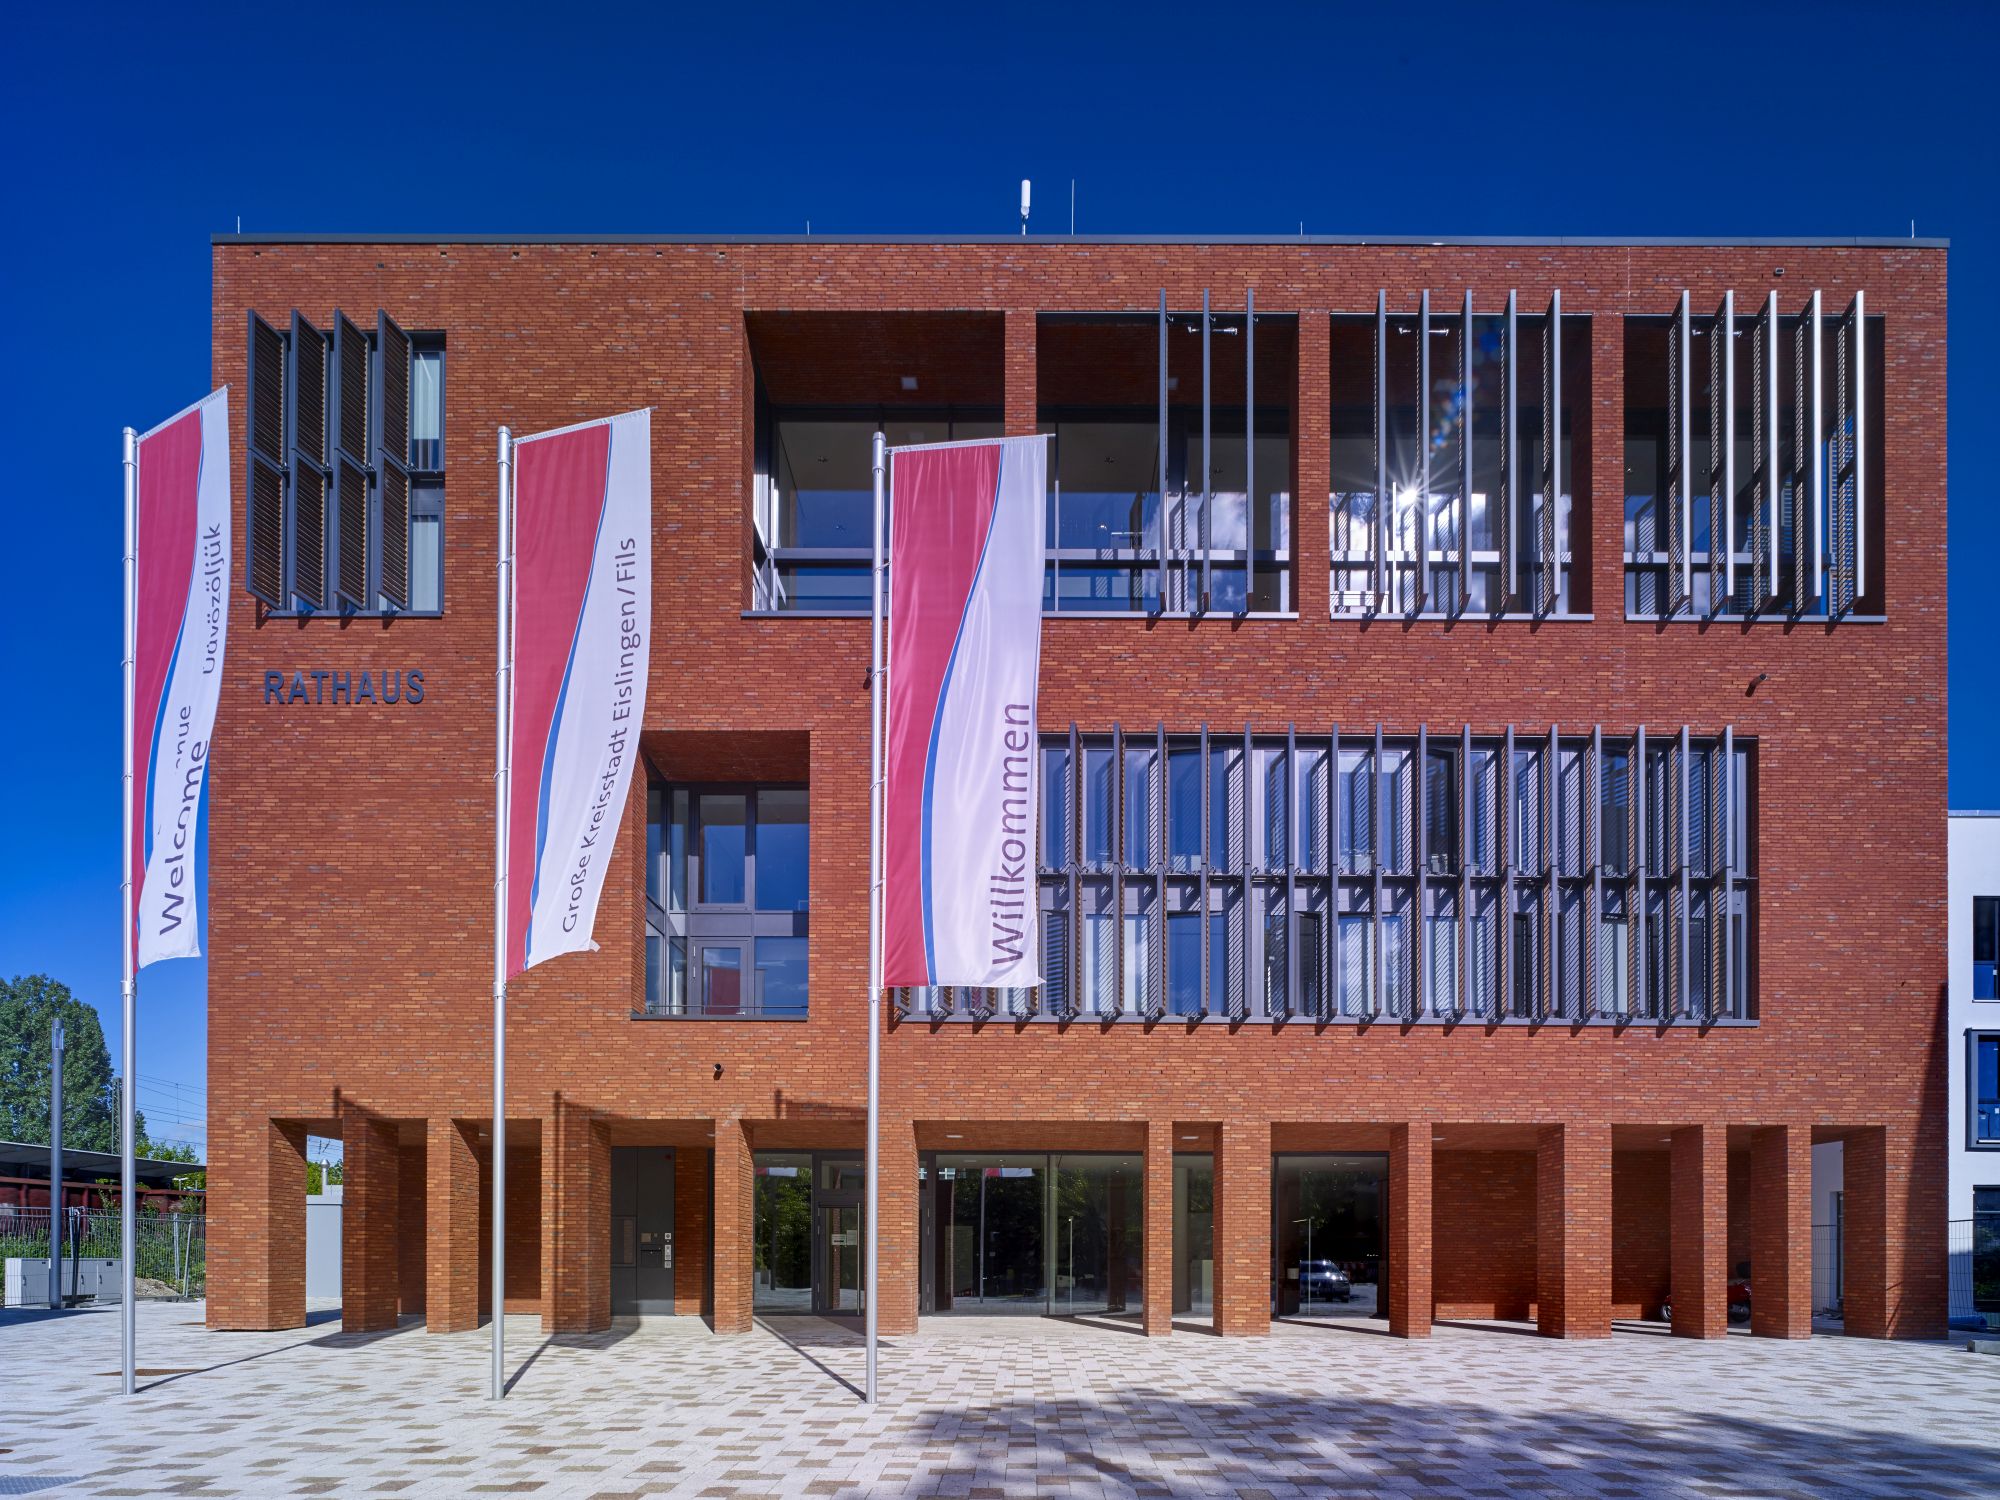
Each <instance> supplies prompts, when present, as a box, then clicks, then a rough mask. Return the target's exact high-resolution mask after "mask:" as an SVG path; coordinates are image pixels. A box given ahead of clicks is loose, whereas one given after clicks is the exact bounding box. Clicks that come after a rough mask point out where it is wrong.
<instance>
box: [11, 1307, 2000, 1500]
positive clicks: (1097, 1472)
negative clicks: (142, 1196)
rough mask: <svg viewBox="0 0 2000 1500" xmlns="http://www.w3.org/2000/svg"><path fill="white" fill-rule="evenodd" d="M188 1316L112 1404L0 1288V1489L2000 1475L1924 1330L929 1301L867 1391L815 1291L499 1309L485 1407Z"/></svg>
mask: <svg viewBox="0 0 2000 1500" xmlns="http://www.w3.org/2000/svg"><path fill="white" fill-rule="evenodd" d="M201 1317H202V1309H201V1307H200V1306H199V1305H186V1304H160V1303H150V1304H146V1305H144V1306H142V1307H141V1309H140V1318H139V1331H140V1361H139V1363H140V1369H141V1375H142V1380H141V1384H142V1387H143V1389H142V1392H141V1394H140V1395H139V1396H138V1397H136V1398H135V1399H133V1400H131V1401H125V1400H121V1399H120V1398H119V1396H118V1394H117V1392H118V1382H117V1374H116V1372H117V1369H118V1318H117V1315H116V1312H115V1310H104V1311H91V1312H78V1313H71V1314H67V1315H63V1316H50V1315H48V1314H37V1313H21V1312H9V1313H0V1495H16V1494H43V1495H49V1496H84V1495H89V1496H118V1495H182V1496H224V1495H231V1496H282V1495H400V1496H410V1497H416V1496H468V1495H483V1494H524V1495H525V1494H536V1495H546V1496H559V1495H560V1496H568V1495H576V1496H592V1497H598V1500H614V1497H616V1500H624V1497H637V1496H649V1495H686V1496H731V1495H744V1496H749V1495H826V1496H839V1495H871V1496H872V1495H954V1496H968V1497H970V1496H993V1497H1004V1496H1015V1495H1020V1496H1044V1495H1077V1496H1097V1495H1170V1494H1172V1495H1180V1494H1189V1495H1232V1496H1244V1497H1254V1496H1269V1497H1283V1496H1294V1495H1380V1494H1389V1495H1412V1496H1414V1495H1445V1496H1511V1495H1561V1496H1584V1497H1603V1500H1613V1497H1632V1500H1651V1497H1681V1496H1687V1497H1695V1496H1700V1497H1711V1496H1787V1497H1792V1496H1799V1497H1803V1496H1819V1495H1869V1496H1898V1497H1900V1496H1914V1495H1940V1496H1966V1497H1974V1496H1978V1497H1992V1496H1995V1495H2000V1359H1990V1358H1986V1357H1983V1356H1979V1355H1973V1354H1968V1353H1966V1352H1964V1351H1963V1350H1962V1349H1959V1348H1957V1347H1955V1346H1948V1345H1944V1344H1881V1343H1869V1342H1864V1341H1861V1340H1849V1339H1842V1338H1838V1337H1818V1338H1815V1339H1813V1340H1811V1341H1810V1342H1808V1343H1797V1344H1786V1343H1777V1342H1771V1341H1766V1340H1762V1339H1752V1338H1750V1337H1748V1336H1747V1335H1744V1334H1734V1335H1732V1336H1731V1337H1729V1338H1728V1339H1725V1340H1723V1341H1722V1342H1721V1343H1720V1344H1719V1345H1700V1344H1695V1343H1690V1342H1684V1341H1682V1340H1678V1339H1672V1338H1669V1337H1666V1336H1665V1335H1664V1334H1663V1333H1660V1332H1656V1331H1648V1330H1646V1329H1645V1328H1644V1327H1643V1326H1641V1325H1631V1326H1630V1327H1628V1328H1625V1329H1622V1330H1621V1332H1620V1333H1619V1334H1618V1335H1617V1336H1615V1337H1613V1338H1611V1339H1609V1340H1604V1341H1599V1342H1592V1343H1570V1344H1564V1343H1556V1342H1551V1341H1547V1340H1542V1339H1538V1338H1534V1337H1530V1336H1527V1334H1526V1332H1525V1330H1522V1329H1518V1328H1513V1327H1499V1326H1478V1327H1472V1326H1466V1327H1440V1328H1439V1329H1437V1331H1436V1334H1435V1336H1434V1337H1433V1338H1432V1339H1430V1340H1429V1341H1428V1342H1426V1343H1414V1344H1413V1343H1404V1342H1400V1341H1397V1340H1393V1339H1390V1338H1388V1337H1386V1336H1383V1335H1382V1334H1380V1333H1378V1332H1376V1331H1374V1330H1373V1329H1371V1328H1370V1327H1368V1326H1367V1325H1365V1324H1361V1325H1357V1324H1355V1323H1353V1322H1351V1321H1342V1322H1339V1323H1337V1324H1334V1325H1331V1326H1317V1327H1303V1326H1280V1327H1279V1328H1278V1329H1277V1330H1276V1331H1275V1332H1274V1333H1273V1335H1272V1336H1271V1337H1270V1338H1268V1339H1261V1340H1250V1339H1244V1340H1233V1339H1231V1340H1225V1339H1217V1338H1214V1337H1211V1336H1209V1335H1207V1334H1206V1333H1202V1332H1195V1331H1182V1332H1179V1333H1176V1334H1175V1335H1174V1336H1173V1337H1172V1338H1169V1339H1145V1338H1141V1337H1139V1336H1137V1335H1136V1334H1135V1333H1133V1332H1130V1331H1128V1330H1126V1329H1124V1328H1121V1327H1115V1326H1101V1327H1100V1326H1089V1325H1081V1324H1069V1323H1061V1322H1050V1321H1046V1320H1032V1321H1031V1320H1024V1319H962V1320H961V1319H945V1320H927V1321H926V1323H925V1326H924V1331H923V1332H922V1333H921V1334H919V1335H917V1336H915V1337H906V1338H894V1339H888V1340H885V1341H884V1349H883V1354H882V1379H883V1387H884V1399H883V1401H882V1403H881V1405H880V1406H879V1407H878V1408H876V1409H875V1410H873V1411H870V1410H869V1409H867V1408H865V1407H863V1406H862V1405H860V1404H859V1402H858V1401H857V1400H856V1397H855V1393H854V1390H853V1387H855V1386H858V1385H859V1383H860V1381H861V1377H862V1353H861V1344H860V1339H859V1338H858V1336H857V1335H855V1334H854V1333H853V1332H851V1331H850V1330H848V1329H846V1328H843V1327H837V1326H834V1325H832V1324H829V1323H826V1322H823V1321H820V1320H816V1319H810V1318H799V1319H792V1318H786V1319H780V1320H774V1321H769V1322H762V1323H760V1324H759V1326H758V1329H757V1331H756V1332H755V1333H753V1334H749V1335H744V1336H741V1337H736V1338H718V1337H715V1336H714V1335H712V1334H710V1333H709V1332H708V1330H707V1328H706V1327H705V1326H704V1325H703V1324H702V1323H701V1322H699V1321H698V1320H693V1319H681V1320H662V1321H649V1322H646V1323H643V1324H636V1323H635V1324H630V1325H625V1326H620V1327H618V1328H615V1329H613V1330H612V1331H611V1332H610V1333H607V1334H603V1335H598V1336H592V1337H557V1338H545V1337H544V1336H543V1335H542V1333H541V1331H540V1329H539V1326H538V1322H537V1320H536V1319H534V1318H529V1317H520V1318H515V1317H510V1318H509V1319H508V1324H507V1332H508V1339H509V1357H510V1364H511V1368H512V1369H513V1370H514V1372H515V1379H514V1385H513V1391H512V1394H511V1395H510V1396H509V1398H508V1399H507V1400H506V1401H505V1402H504V1403H495V1402H492V1401H489V1400H488V1399H486V1397H485V1394H484V1388H485V1381H486V1372H487V1368H488V1366H487V1357H488V1355H487V1351H488V1347H489V1345H488V1340H487V1336H486V1334H485V1333H484V1332H483V1331H482V1332H479V1333H472V1334H452V1335H432V1334H427V1333H425V1332H424V1331H423V1329H422V1327H421V1326H420V1325H418V1324H415V1323H407V1324H406V1325H405V1326H404V1327H403V1328H402V1329H400V1330H398V1331H396V1332H394V1333H387V1334H345V1333H343V1332H341V1329H340V1324H339V1322H338V1317H337V1314H336V1313H335V1312H333V1311H331V1310H329V1311H325V1312H320V1313H315V1314H314V1315H313V1321H312V1323H311V1324H310V1326H308V1327H307V1328H305V1329H302V1330H293V1331H291V1332H285V1333H211V1332H209V1331H207V1330H206V1329H205V1328H203V1327H202V1326H201Z"/></svg>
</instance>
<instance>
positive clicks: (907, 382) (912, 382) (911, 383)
mask: <svg viewBox="0 0 2000 1500" xmlns="http://www.w3.org/2000/svg"><path fill="white" fill-rule="evenodd" d="M902 382H903V389H904V390H906V391H914V390H915V389H916V388H917V377H916V376H914V375H905V376H903V377H902Z"/></svg>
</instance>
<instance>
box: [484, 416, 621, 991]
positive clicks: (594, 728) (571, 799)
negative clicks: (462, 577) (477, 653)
mask: <svg viewBox="0 0 2000 1500" xmlns="http://www.w3.org/2000/svg"><path fill="white" fill-rule="evenodd" d="M513 572H514V587H513V592H514V616H513V621H512V626H511V635H512V645H511V648H510V654H511V656H512V659H513V723H512V726H511V729H510V732H509V750H508V767H509V784H508V796H507V970H506V971H507V973H508V975H510V976H512V975H515V974H518V973H520V972H521V971H522V970H524V969H529V968H532V967H534V966H535V965H536V964H539V963H543V962H546V961H547V960H548V959H551V958H554V957H555V956H556V955H557V954H559V953H576V952H582V951H587V950H594V949H595V948H596V947H597V944H596V943H595V942H594V941H593V940H592V938H591V929H592V927H593V926H594V925H595V922H596V919H597V898H598V895H599V894H600V893H601V892H602V891H603V889H604V874H605V871H606V869H607V868H608V867H609V866H610V863H611V849H612V845H613V844H614V843H615V842H616V840H617V836H618V832H619V826H620V824H621V823H622V822H623V821H624V809H625V794H626V791H627V789H628V788H629V787H630V785H631V781H632V767H633V765H634V763H635V762H636V761H637V759H638V756H639V727H640V724H641V723H642V722H643V720H644V718H645V712H646V667H647V650H648V643H649V641H650V640H651V636H652V621H653V592H652V590H653V468H652V413H651V412H650V411H635V412H627V413H625V414H624V415H623V416H617V417H607V418H604V419H603V420H601V421H596V422H585V423H582V424H581V425H579V426H576V427H565V428H562V429H560V430H558V431H555V432H544V433H539V434H537V435H535V436H533V437H524V438H518V439H516V440H515V443H514V569H513Z"/></svg>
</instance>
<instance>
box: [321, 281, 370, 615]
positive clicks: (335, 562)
mask: <svg viewBox="0 0 2000 1500" xmlns="http://www.w3.org/2000/svg"><path fill="white" fill-rule="evenodd" d="M372 360H373V351H372V350H371V349H370V348H369V347H368V335H367V334H365V333H363V332H362V331H361V328H360V326H359V325H358V324H356V323H355V321H354V320H353V319H352V318H350V317H348V316H347V314H346V313H342V312H336V313H335V314H334V315H333V361H332V365H331V368H330V371H329V381H328V389H327V417H328V431H327V442H328V448H329V454H328V456H329V458H330V460H331V463H332V476H331V477H332V482H333V507H332V509H333V524H332V536H331V541H332V544H333V546H332V554H333V558H332V574H333V589H334V595H335V597H336V598H337V599H339V600H340V602H341V603H343V604H345V605H346V606H347V607H348V608H350V609H356V610H372V609H373V608H374V607H375V596H374V593H373V592H372V591H371V590H370V588H369V587H368V573H369V562H370V558H369V555H368V554H369V543H370V540H371V538H370V535H369V530H370V528H369V525H368V518H369V512H370V510H371V509H372V503H371V502H372V497H371V495H370V494H369V488H370V485H369V474H368V462H369V457H370V453H371V445H370V443H369V440H368V438H369V434H368V413H369V400H368V387H369V376H370V371H369V366H370V364H371V362H372Z"/></svg>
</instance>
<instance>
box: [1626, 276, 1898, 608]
mask: <svg viewBox="0 0 2000 1500" xmlns="http://www.w3.org/2000/svg"><path fill="white" fill-rule="evenodd" d="M1883 339H1884V334H1883V327H1882V323H1881V320H1880V319H1869V318H1866V317H1865V316H1864V315H1863V304H1862V301H1861V299H1860V298H1856V299H1855V301H1854V303H1852V304H1850V305H1847V306H1846V307H1844V308H1837V307H1834V306H1832V305H1829V304H1827V303H1825V302H1824V301H1823V299H1822V297H1821V294H1820V293H1818V292H1809V293H1805V294H1803V296H1802V297H1800V298H1799V300H1795V301H1791V302H1789V303H1787V302H1785V301H1783V300H1781V299H1780V298H1779V297H1776V296H1774V297H1772V298H1770V299H1769V300H1767V301H1766V302H1765V303H1763V304H1762V305H1761V306H1759V305H1753V304H1749V303H1738V302H1737V301H1736V300H1735V299H1734V298H1733V297H1731V298H1726V299H1724V300H1723V301H1722V302H1721V303H1719V304H1710V305H1706V306H1695V305H1693V304H1692V303H1691V302H1690V300H1689V298H1687V297H1686V296H1682V297H1681V298H1680V299H1679V301H1678V303H1677V304H1676V305H1675V307H1674V309H1673V311H1672V312H1671V314H1668V315H1665V316H1658V317H1644V318H1628V319H1627V320H1626V322H1625V360H1624V370H1625V391H1624V401H1625V424H1624V428H1625V464H1624V470H1625V476H1626V486H1625V516H1624V530H1625V548H1624V551H1625V611H1626V614H1627V616H1628V617H1630V618H1634V619H1662V618H1673V617H1681V618H1690V619H1707V618H1713V617H1717V616H1723V617H1733V618H1761V619H1770V620H1786V619H1797V618H1802V617H1805V618H1826V617H1828V616H1829V615H1831V616H1832V617H1834V618H1839V617H1841V616H1843V615H1846V614H1849V613H1859V614H1864V615H1878V614H1880V613H1882V610H1883V598H1884V594H1883V591H1882V581H1883V579H1882V570H1883V563H1884V559H1885V557H1886V550H1887V549H1886V547H1885V545H1884V543H1885V537H1884V530H1883V528H1884V525H1885V521H1886V514H1885V510H1884V505H1883V490H1882V463H1881V454H1882V412H1883V406H1882V377H1883V373H1884V344H1883Z"/></svg>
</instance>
